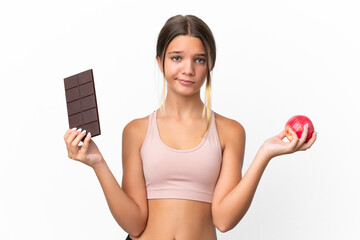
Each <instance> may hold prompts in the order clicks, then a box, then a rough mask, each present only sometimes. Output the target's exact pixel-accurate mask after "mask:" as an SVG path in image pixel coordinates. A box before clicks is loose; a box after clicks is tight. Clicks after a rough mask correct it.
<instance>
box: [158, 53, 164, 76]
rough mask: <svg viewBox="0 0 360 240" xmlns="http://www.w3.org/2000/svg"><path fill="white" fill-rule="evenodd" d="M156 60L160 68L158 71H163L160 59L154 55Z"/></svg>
mask: <svg viewBox="0 0 360 240" xmlns="http://www.w3.org/2000/svg"><path fill="white" fill-rule="evenodd" d="M156 61H157V64H158V66H159V68H160V71H161V72H162V73H163V72H164V71H163V68H162V63H161V60H160V57H159V56H157V57H156Z"/></svg>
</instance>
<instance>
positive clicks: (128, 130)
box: [123, 116, 149, 148]
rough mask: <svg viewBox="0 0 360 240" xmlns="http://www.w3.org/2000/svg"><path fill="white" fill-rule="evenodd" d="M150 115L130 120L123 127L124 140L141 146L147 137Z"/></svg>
mask: <svg viewBox="0 0 360 240" xmlns="http://www.w3.org/2000/svg"><path fill="white" fill-rule="evenodd" d="M148 125H149V116H146V117H143V118H137V119H134V120H132V121H130V122H129V123H128V124H127V125H126V126H125V127H124V129H123V141H130V142H131V143H133V144H136V145H137V146H138V147H140V148H141V145H142V143H143V141H144V139H145V137H146V133H147V129H148Z"/></svg>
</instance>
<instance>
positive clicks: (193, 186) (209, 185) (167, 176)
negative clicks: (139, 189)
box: [140, 111, 222, 203]
mask: <svg viewBox="0 0 360 240" xmlns="http://www.w3.org/2000/svg"><path fill="white" fill-rule="evenodd" d="M156 112H157V111H154V112H153V113H151V114H150V115H149V127H148V130H147V134H146V137H145V140H144V143H143V145H142V147H141V152H140V153H141V158H142V163H143V170H144V176H145V182H146V191H147V198H148V199H159V198H177V199H188V200H195V201H202V202H208V203H211V202H212V197H213V193H214V188H215V185H216V182H217V179H218V177H219V173H220V168H221V161H222V152H221V145H220V140H219V136H218V133H217V129H216V124H215V114H214V112H213V111H212V114H211V123H210V126H209V129H208V131H207V132H206V133H205V136H204V138H203V140H202V142H201V143H200V144H199V145H198V146H196V147H194V148H192V149H185V150H179V149H174V148H171V147H169V146H167V145H166V144H165V143H164V142H163V141H162V140H161V138H160V134H159V130H158V127H157V121H156Z"/></svg>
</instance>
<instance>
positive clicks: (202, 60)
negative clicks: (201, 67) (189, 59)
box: [196, 58, 205, 63]
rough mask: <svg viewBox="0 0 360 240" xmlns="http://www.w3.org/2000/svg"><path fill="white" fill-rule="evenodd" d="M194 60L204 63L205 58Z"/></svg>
mask: <svg viewBox="0 0 360 240" xmlns="http://www.w3.org/2000/svg"><path fill="white" fill-rule="evenodd" d="M196 62H197V63H205V59H203V58H198V59H196Z"/></svg>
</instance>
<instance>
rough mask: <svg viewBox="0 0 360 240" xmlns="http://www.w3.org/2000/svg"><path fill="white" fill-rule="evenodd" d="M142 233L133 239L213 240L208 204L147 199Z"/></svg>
mask: <svg viewBox="0 0 360 240" xmlns="http://www.w3.org/2000/svg"><path fill="white" fill-rule="evenodd" d="M148 209H149V215H148V221H147V226H146V228H145V230H144V232H143V233H142V234H141V235H140V236H139V237H137V238H136V237H134V236H130V237H131V238H132V239H133V240H155V239H156V240H216V239H217V238H216V231H215V226H214V224H213V221H212V216H211V204H210V203H206V202H200V201H192V200H183V199H149V200H148Z"/></svg>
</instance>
